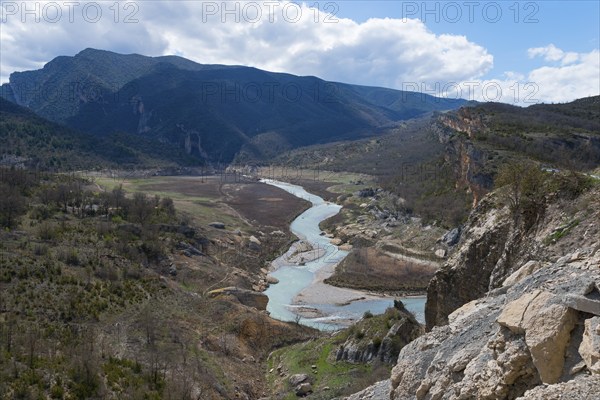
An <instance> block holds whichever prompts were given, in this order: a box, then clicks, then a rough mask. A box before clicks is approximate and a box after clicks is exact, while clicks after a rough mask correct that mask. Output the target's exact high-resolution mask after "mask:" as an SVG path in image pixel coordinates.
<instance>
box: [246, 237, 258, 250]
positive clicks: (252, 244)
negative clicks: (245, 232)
mask: <svg viewBox="0 0 600 400" xmlns="http://www.w3.org/2000/svg"><path fill="white" fill-rule="evenodd" d="M248 248H249V249H250V250H252V251H260V250H261V242H260V240H258V239H257V238H256V237H255V236H250V238H249V239H248Z"/></svg>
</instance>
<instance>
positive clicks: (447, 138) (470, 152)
mask: <svg viewBox="0 0 600 400" xmlns="http://www.w3.org/2000/svg"><path fill="white" fill-rule="evenodd" d="M433 129H434V132H436V134H437V136H438V140H439V141H440V142H441V143H442V144H444V145H445V151H444V160H445V161H446V162H447V163H448V164H449V165H452V166H453V168H454V173H455V176H456V179H457V180H456V186H457V187H464V188H467V190H468V191H469V192H470V193H471V194H472V195H473V206H476V205H477V203H478V202H479V201H480V200H481V199H482V198H483V196H484V195H485V194H486V193H488V192H489V191H490V190H491V189H492V186H493V175H492V173H491V172H490V171H488V170H486V168H485V165H486V164H487V163H488V158H489V157H490V154H488V152H486V151H484V150H483V149H482V148H480V147H479V146H477V145H476V144H475V142H474V141H473V139H475V138H476V135H477V134H480V133H483V132H487V127H486V125H485V123H484V118H483V117H482V116H481V115H479V114H475V113H474V112H473V111H472V109H470V108H461V109H460V110H459V111H458V112H456V113H455V114H441V115H439V116H438V118H437V120H436V121H435V122H434V125H433Z"/></svg>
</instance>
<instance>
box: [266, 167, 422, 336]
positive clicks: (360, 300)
mask: <svg viewBox="0 0 600 400" xmlns="http://www.w3.org/2000/svg"><path fill="white" fill-rule="evenodd" d="M261 182H264V183H267V184H269V185H273V186H276V187H278V188H280V189H283V190H285V191H287V192H289V193H291V194H293V195H294V196H297V197H300V198H302V199H305V200H307V201H309V202H311V204H312V207H311V208H309V209H308V210H306V211H305V212H303V213H302V214H300V215H299V216H298V217H297V218H296V219H295V220H294V221H293V222H292V224H291V226H290V230H291V231H292V233H294V234H295V235H296V236H297V237H298V238H299V239H300V240H301V241H306V242H308V243H310V245H311V246H312V248H313V249H315V250H313V252H314V253H313V257H307V259H308V260H307V261H306V262H303V263H301V265H298V263H295V264H291V263H290V262H289V261H288V259H289V255H290V254H292V253H294V251H295V245H293V246H292V248H291V249H290V250H289V251H288V252H287V253H286V254H284V255H282V256H281V257H279V258H278V259H276V260H274V261H273V262H272V265H271V269H272V272H271V275H272V276H274V277H275V278H277V279H278V280H279V283H278V284H276V285H271V286H270V287H269V288H268V289H267V290H266V291H265V294H266V295H267V296H268V297H269V304H268V306H267V311H269V313H270V314H271V316H272V317H273V318H276V319H279V320H282V321H298V322H300V323H302V324H304V325H308V326H312V327H314V328H317V329H320V330H338V329H341V328H345V327H347V326H348V325H350V324H351V323H352V322H353V321H356V320H359V319H360V318H362V316H363V314H364V313H365V312H366V311H370V312H372V313H373V314H381V313H383V312H384V311H385V310H386V309H387V308H388V307H391V306H393V303H394V297H388V296H377V295H371V294H367V293H364V292H361V291H357V290H353V289H344V288H337V287H333V286H329V285H326V284H324V283H323V282H322V280H323V278H325V277H327V276H329V274H331V273H332V272H333V270H334V268H335V265H336V264H337V263H338V262H340V261H341V260H342V259H343V258H344V257H346V255H347V254H348V252H347V251H343V250H340V249H339V248H338V246H335V245H333V244H331V243H330V239H329V238H328V237H326V236H323V235H322V231H321V229H319V223H320V222H321V221H323V220H325V219H327V218H329V217H332V216H334V215H336V214H337V213H338V212H339V211H340V210H341V208H342V207H341V206H339V205H337V204H333V203H330V202H326V201H325V200H323V199H322V198H321V197H319V196H316V195H314V194H311V193H309V192H307V191H306V190H304V188H302V187H301V186H297V185H293V184H290V183H285V182H279V181H275V180H270V179H263V180H261ZM309 255H310V252H309ZM400 299H401V300H402V302H403V303H404V305H405V306H406V308H407V309H408V310H409V311H411V312H413V313H414V314H415V315H416V317H417V319H418V320H419V321H420V322H423V320H424V316H423V311H424V308H425V296H416V297H406V298H400Z"/></svg>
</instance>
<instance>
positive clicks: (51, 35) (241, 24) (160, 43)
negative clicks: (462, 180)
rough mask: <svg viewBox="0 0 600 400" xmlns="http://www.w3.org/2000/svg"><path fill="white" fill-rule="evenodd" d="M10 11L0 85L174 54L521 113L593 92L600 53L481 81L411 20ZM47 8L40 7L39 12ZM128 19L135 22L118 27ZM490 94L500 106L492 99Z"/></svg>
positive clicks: (238, 7) (291, 10) (209, 7)
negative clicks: (103, 60) (122, 57)
mask: <svg viewBox="0 0 600 400" xmlns="http://www.w3.org/2000/svg"><path fill="white" fill-rule="evenodd" d="M8 3H11V4H17V6H19V7H20V6H21V5H22V4H23V3H21V2H6V1H5V2H3V3H2V8H3V10H4V14H3V17H4V18H5V19H6V21H4V20H3V21H2V22H1V31H0V46H1V52H2V57H1V59H0V81H1V82H5V81H7V80H8V76H9V74H10V73H11V72H13V71H16V70H28V69H35V68H39V67H41V66H42V65H43V64H44V63H45V62H47V61H49V60H51V59H52V58H54V57H56V56H58V55H74V54H76V53H78V52H79V51H81V50H82V49H84V48H86V47H94V48H99V49H106V50H111V51H116V52H120V53H140V54H145V55H153V56H156V55H165V54H176V55H180V56H183V57H186V58H189V59H192V60H194V61H197V62H200V63H219V64H238V65H250V66H255V67H257V68H262V69H266V70H271V71H281V72H289V73H293V74H298V75H316V76H319V77H321V78H323V79H327V80H334V81H342V82H349V83H357V84H365V85H373V86H385V87H392V88H396V89H406V90H415V89H416V90H421V91H425V92H427V93H431V94H437V95H442V94H444V93H445V92H448V95H449V96H452V97H454V96H453V94H452V92H453V91H454V92H456V89H457V88H458V89H460V94H461V95H462V97H464V98H473V99H476V100H496V101H503V102H508V103H517V104H523V105H526V104H528V103H530V102H532V101H568V100H573V99H575V98H578V97H583V96H588V95H594V94H598V92H599V91H600V90H599V89H598V88H599V87H600V82H599V79H600V78H599V77H598V75H599V71H600V67H599V65H598V64H599V53H598V50H594V51H592V52H590V53H574V52H566V51H563V50H562V49H559V48H557V47H556V46H555V45H553V44H550V45H548V46H545V47H538V48H531V49H529V50H528V51H527V55H528V56H529V57H530V58H535V57H540V58H541V59H542V60H543V61H544V62H545V63H546V64H547V65H545V66H543V67H540V68H537V69H534V70H532V71H529V72H523V71H521V72H520V73H517V72H507V73H505V74H504V75H503V76H500V77H496V78H493V79H487V80H484V79H483V77H484V76H485V75H486V74H487V73H488V72H489V71H490V70H491V68H492V66H493V56H492V55H491V54H489V53H488V52H487V50H486V49H485V48H484V47H482V46H481V45H479V44H476V43H474V42H472V41H470V40H469V39H467V38H466V37H465V36H461V35H454V34H435V33H433V32H431V31H430V30H429V29H427V27H426V25H425V24H424V23H423V22H421V21H420V20H417V19H406V20H400V19H390V18H385V19H379V18H374V19H369V20H367V21H365V22H362V23H357V22H355V21H353V20H351V19H344V18H336V17H332V18H330V17H331V16H328V14H327V13H323V12H321V11H318V10H316V9H313V8H309V7H308V6H306V5H304V4H303V5H301V6H298V5H296V4H294V3H290V2H288V1H281V2H266V1H264V2H263V1H256V2H239V1H236V2H227V3H224V2H220V1H218V2H217V1H210V2H206V1H205V2H201V1H182V2H173V1H171V2H169V1H151V2H150V1H148V2H139V3H135V4H138V5H139V8H138V9H135V8H132V7H131V4H132V2H125V3H119V5H120V7H121V8H120V10H119V13H118V15H117V14H116V13H115V9H114V3H113V2H96V3H94V4H100V5H101V6H102V17H101V18H100V19H99V20H98V21H97V22H95V23H91V22H89V21H90V19H91V18H90V16H91V17H93V16H94V13H93V11H94V10H93V9H91V10H88V13H87V15H86V14H85V13H84V12H83V9H84V7H85V4H86V3H85V2H81V3H80V6H79V7H78V8H76V9H75V11H74V14H73V17H74V18H73V21H69V13H68V11H69V10H68V9H67V8H65V7H63V10H62V11H63V13H62V14H63V15H62V18H61V19H60V20H59V21H58V22H56V23H49V22H48V21H44V16H43V15H42V18H41V21H40V22H39V23H36V22H34V21H32V17H31V16H29V15H25V16H24V15H23V13H22V10H19V11H18V12H17V13H16V14H14V15H7V14H8V13H7V12H6V11H7V9H6V8H5V5H6V4H8ZM37 3H38V2H36V4H37ZM50 3H51V2H42V3H39V4H40V9H42V10H43V7H44V5H45V4H50ZM55 4H59V5H61V4H62V5H64V4H66V3H61V2H57V3H55ZM128 4H129V6H127V5H128ZM224 4H226V7H228V9H227V10H224V9H223V5H224ZM256 5H258V6H259V7H258V8H257V7H256ZM110 7H113V8H110ZM125 7H127V8H125ZM11 12H12V11H11ZM132 13H133V14H132ZM127 16H129V17H130V19H134V20H137V21H138V22H137V23H125V19H126V17H127ZM23 17H25V18H27V21H26V22H25V23H24V22H23V21H22V19H23ZM327 19H329V20H330V21H328V22H326V20H327ZM453 82H457V83H453ZM432 88H433V89H432ZM498 89H500V91H501V95H502V96H501V97H499V98H498V97H497V96H496V95H495V94H494V90H495V91H496V92H497V91H498Z"/></svg>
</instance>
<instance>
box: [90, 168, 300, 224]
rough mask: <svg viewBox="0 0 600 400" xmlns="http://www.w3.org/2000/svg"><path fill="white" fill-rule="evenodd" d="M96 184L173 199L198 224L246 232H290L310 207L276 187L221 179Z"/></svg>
mask: <svg viewBox="0 0 600 400" xmlns="http://www.w3.org/2000/svg"><path fill="white" fill-rule="evenodd" d="M95 183H96V184H97V185H98V186H99V187H100V188H102V189H103V190H108V191H110V190H113V189H114V188H116V187H118V186H119V185H122V186H123V188H124V189H125V190H127V191H128V192H130V193H133V192H142V193H146V194H148V195H152V196H154V195H158V196H161V197H170V198H172V199H173V202H174V203H175V206H176V208H177V210H178V211H179V212H180V213H182V214H183V215H184V216H185V217H187V218H189V220H190V221H191V222H193V223H194V224H197V225H200V226H206V225H208V224H210V223H211V222H215V221H218V222H223V223H224V224H225V225H226V227H227V229H230V230H236V229H239V230H240V231H242V232H251V231H253V230H255V228H257V227H258V226H270V227H273V228H274V229H278V230H283V231H287V230H288V228H289V226H288V225H289V223H290V222H291V220H292V219H293V218H294V217H295V216H296V215H298V214H299V213H300V212H302V211H303V210H304V209H306V208H307V207H308V203H307V202H306V201H304V200H301V199H298V198H297V197H295V196H293V195H290V194H288V193H287V192H285V191H283V190H280V189H278V188H275V187H273V186H270V185H266V184H262V183H258V182H254V181H246V182H229V181H228V182H223V181H222V180H221V178H220V177H219V176H211V177H195V176H168V177H165V176H159V177H150V178H125V179H113V178H108V177H100V178H96V179H95Z"/></svg>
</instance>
